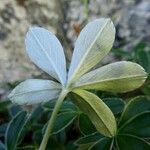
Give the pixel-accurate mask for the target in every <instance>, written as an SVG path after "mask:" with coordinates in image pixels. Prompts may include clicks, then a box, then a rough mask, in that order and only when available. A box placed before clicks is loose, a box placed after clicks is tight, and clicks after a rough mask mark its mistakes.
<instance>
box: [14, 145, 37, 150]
mask: <svg viewBox="0 0 150 150" xmlns="http://www.w3.org/2000/svg"><path fill="white" fill-rule="evenodd" d="M17 150H36V147H35V146H32V145H29V146H24V147H18V148H17Z"/></svg>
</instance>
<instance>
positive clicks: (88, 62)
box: [69, 18, 115, 83]
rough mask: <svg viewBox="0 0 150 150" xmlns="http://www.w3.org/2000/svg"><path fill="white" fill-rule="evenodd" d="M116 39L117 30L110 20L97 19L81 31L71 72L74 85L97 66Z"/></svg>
mask: <svg viewBox="0 0 150 150" xmlns="http://www.w3.org/2000/svg"><path fill="white" fill-rule="evenodd" d="M114 39H115V28H114V25H113V23H112V21H111V20H110V19H105V18H101V19H96V20H94V21H92V22H90V23H89V24H87V25H86V26H85V27H84V29H83V30H82V31H81V33H80V35H79V37H78V39H77V41H76V43H75V48H74V52H73V57H72V61H71V66H70V70H69V80H71V81H70V82H71V83H72V82H73V81H75V80H76V79H78V78H79V77H80V76H81V75H83V74H84V73H86V72H87V71H88V70H90V69H91V68H92V67H93V66H95V65H96V64H97V63H98V62H99V61H100V60H101V59H102V58H103V57H104V56H106V55H107V53H108V52H109V51H110V49H111V47H112V45H113V42H114Z"/></svg>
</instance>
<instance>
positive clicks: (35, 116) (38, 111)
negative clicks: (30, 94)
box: [26, 106, 44, 127]
mask: <svg viewBox="0 0 150 150" xmlns="http://www.w3.org/2000/svg"><path fill="white" fill-rule="evenodd" d="M43 112H44V110H43V109H42V107H41V106H37V107H36V108H34V109H33V111H32V112H31V114H30V115H29V118H28V122H27V124H26V126H28V127H30V126H31V125H32V124H34V123H36V122H37V121H38V120H39V118H40V117H41V116H42V114H43Z"/></svg>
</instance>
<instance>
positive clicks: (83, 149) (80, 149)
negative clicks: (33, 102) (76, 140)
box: [77, 143, 92, 150]
mask: <svg viewBox="0 0 150 150" xmlns="http://www.w3.org/2000/svg"><path fill="white" fill-rule="evenodd" d="M91 145H92V143H88V144H83V145H79V147H78V149H77V150H88V149H89V148H90V147H91Z"/></svg>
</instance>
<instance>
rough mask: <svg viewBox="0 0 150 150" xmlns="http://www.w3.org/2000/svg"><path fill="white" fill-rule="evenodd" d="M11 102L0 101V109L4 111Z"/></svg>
mask: <svg viewBox="0 0 150 150" xmlns="http://www.w3.org/2000/svg"><path fill="white" fill-rule="evenodd" d="M10 104H11V102H10V101H2V100H1V101H0V106H1V107H0V111H4V110H6V109H7V108H8V106H9V105H10Z"/></svg>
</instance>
